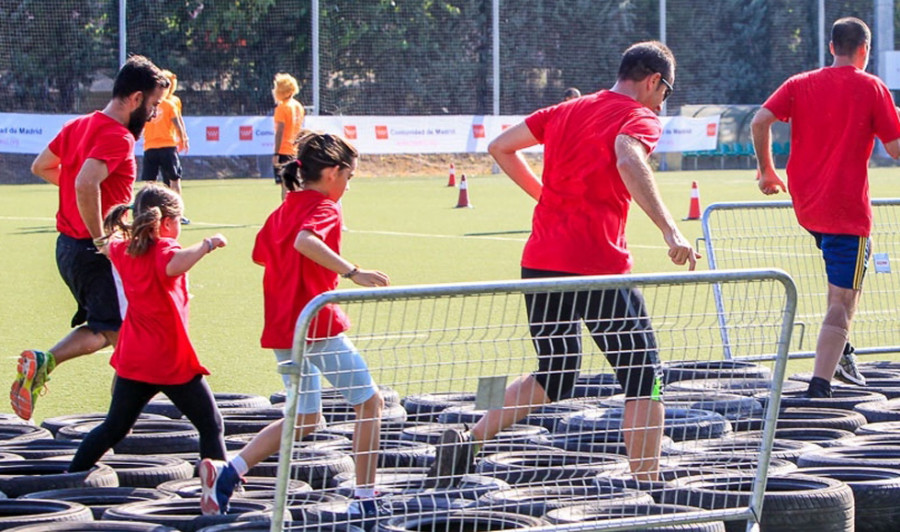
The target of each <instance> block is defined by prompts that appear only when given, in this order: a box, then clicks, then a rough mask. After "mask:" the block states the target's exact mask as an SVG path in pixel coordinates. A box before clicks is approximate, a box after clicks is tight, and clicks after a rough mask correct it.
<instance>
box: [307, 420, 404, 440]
mask: <svg viewBox="0 0 900 532" xmlns="http://www.w3.org/2000/svg"><path fill="white" fill-rule="evenodd" d="M406 427H407V424H406V423H393V422H387V421H382V422H381V434H382V436H381V437H382V439H388V438H391V437H393V436H396V439H398V440H399V439H401V438H400V436H401V432H402V431H403V429H405V428H406ZM355 430H356V423H355V422H346V423H336V424H334V425H328V426H326V427H324V428H321V429H317V430H316V431H315V432H314V433H313V434H328V435H332V436H334V435H337V436H341V437H342V438H344V439H345V440H352V439H353V432H354V431H355ZM312 445H315V444H314V443H313V444H312Z"/></svg>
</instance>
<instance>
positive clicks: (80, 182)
mask: <svg viewBox="0 0 900 532" xmlns="http://www.w3.org/2000/svg"><path fill="white" fill-rule="evenodd" d="M108 176H109V170H107V168H106V163H105V162H103V161H101V160H99V159H86V160H85V161H84V164H83V165H81V170H80V171H79V172H78V175H77V176H75V198H76V201H77V202H78V212H79V213H80V214H81V219H82V220H83V221H84V225H85V227H87V230H88V232H90V233H91V238H94V239H97V238H100V237H101V236H103V213H102V212H100V184H101V183H103V180H104V179H106V178H107V177H108Z"/></svg>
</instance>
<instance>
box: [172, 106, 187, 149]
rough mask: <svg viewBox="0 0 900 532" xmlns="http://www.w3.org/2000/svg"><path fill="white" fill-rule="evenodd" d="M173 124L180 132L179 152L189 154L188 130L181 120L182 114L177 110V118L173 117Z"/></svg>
mask: <svg viewBox="0 0 900 532" xmlns="http://www.w3.org/2000/svg"><path fill="white" fill-rule="evenodd" d="M172 123H173V125H174V126H175V129H176V130H177V131H178V138H179V141H178V151H180V152H181V153H187V152H188V149H190V144H189V141H188V136H187V128H185V127H184V119H182V118H181V113H179V112H178V111H177V110H176V112H175V116H174V117H172Z"/></svg>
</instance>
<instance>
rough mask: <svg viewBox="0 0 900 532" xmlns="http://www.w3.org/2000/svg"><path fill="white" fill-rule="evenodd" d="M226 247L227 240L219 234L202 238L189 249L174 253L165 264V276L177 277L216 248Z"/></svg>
mask: <svg viewBox="0 0 900 532" xmlns="http://www.w3.org/2000/svg"><path fill="white" fill-rule="evenodd" d="M226 245H228V240H226V239H225V237H224V236H222V235H221V234H220V233H216V234H215V235H213V236H211V237H209V238H204V239H203V240H201V241H200V242H197V243H196V244H194V245H193V246H191V247H188V248H182V249H179V250H178V251H176V252H175V253H174V254H173V255H172V258H171V259H169V263H168V264H166V275H168V276H169V277H177V276H179V275H181V274H183V273H186V272H187V271H188V270H190V269H191V268H193V267H194V264H197V263H198V262H200V259H202V258H203V257H205V256H206V255H208V254H209V253H211V252H212V250H214V249H216V248H223V247H225V246H226Z"/></svg>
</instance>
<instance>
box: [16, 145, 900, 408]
mask: <svg viewBox="0 0 900 532" xmlns="http://www.w3.org/2000/svg"><path fill="white" fill-rule="evenodd" d="M360 166H361V171H363V172H364V169H365V159H363V160H362V161H361V163H360ZM870 176H871V190H872V196H873V197H894V198H896V197H900V176H898V172H897V169H896V168H879V169H873V170H871V172H870ZM692 181H697V182H698V183H699V186H700V194H701V202H702V205H703V207H705V206H706V205H708V204H709V203H712V202H718V201H757V200H762V199H766V197H765V196H763V195H762V194H761V193H760V192H759V191H758V189H757V188H756V182H755V181H754V171H750V170H725V171H700V172H660V173H657V183H658V185H659V188H660V191H661V193H662V195H663V199H664V201H665V202H666V204H667V205H668V207H669V209H670V210H671V211H672V214H673V216H675V217H676V218H677V219H679V220H680V219H681V218H682V217H684V216H685V215H686V214H687V212H688V205H689V194H690V187H691V182H692ZM184 198H185V203H186V205H187V210H186V215H187V216H188V217H190V218H191V219H192V221H193V224H191V225H189V226H185V227H184V230H183V233H182V237H181V242H182V244H183V245H189V244H193V243H194V242H196V241H198V240H200V239H202V238H203V237H205V236H208V235H210V234H213V233H216V232H221V233H223V234H224V235H225V236H226V237H227V238H228V240H229V245H228V247H226V248H224V249H221V250H217V251H216V252H215V253H213V254H211V255H209V256H207V257H206V258H204V259H203V260H202V261H201V262H200V263H199V264H198V265H197V266H195V267H194V269H193V270H192V271H191V274H190V289H191V292H192V294H193V295H194V298H193V299H192V301H191V322H190V334H191V338H192V340H193V343H194V346H195V348H196V349H197V352H198V353H199V355H200V359H201V361H202V362H203V363H204V364H205V365H206V366H207V367H208V368H209V369H210V371H211V372H212V375H211V376H210V377H209V381H210V384H211V386H212V388H213V390H215V391H218V392H243V393H255V394H262V395H266V396H268V395H269V394H270V393H272V392H273V391H276V390H278V389H279V388H280V387H281V380H280V377H279V376H278V375H277V374H276V373H275V362H274V357H273V355H272V354H271V352H270V351H268V350H263V349H261V348H260V347H259V333H260V331H261V328H262V268H260V267H258V266H256V265H254V264H253V263H252V262H251V260H250V251H251V249H252V246H253V241H254V237H255V235H256V232H257V230H258V229H259V227H260V226H261V224H262V223H263V221H264V220H265V218H266V216H267V215H268V214H269V212H271V210H272V209H274V208H275V207H276V206H277V204H278V202H279V194H278V190H277V189H276V188H275V186H274V185H273V184H272V182H271V180H270V179H230V180H203V181H201V180H198V181H191V180H187V181H185V182H184ZM469 198H470V201H471V203H472V204H473V205H474V208H472V209H455V208H454V206H455V205H456V203H457V190H456V189H453V188H448V187H447V186H446V177H402V178H401V177H397V178H385V177H379V178H366V177H359V178H354V180H353V181H352V183H351V190H350V191H349V192H348V193H347V195H345V196H344V201H343V203H344V215H345V222H346V224H347V227H348V229H349V230H348V231H347V232H346V233H344V239H343V255H344V256H345V257H346V258H347V259H348V260H350V261H352V262H355V263H357V264H359V265H360V266H361V267H363V268H368V269H378V270H382V271H384V272H386V273H387V274H388V275H390V276H391V281H392V284H394V285H411V284H424V283H447V282H465V281H487V280H500V279H516V278H518V276H519V258H520V255H521V251H522V246H523V244H524V242H525V240H526V238H527V236H528V230H529V229H530V226H531V223H530V220H531V212H532V208H533V201H532V200H531V199H530V198H528V197H527V196H526V195H525V194H524V193H523V192H521V191H520V190H519V189H518V188H517V187H516V185H515V184H514V183H513V182H512V181H510V180H509V179H508V178H506V177H505V176H503V175H485V176H472V177H470V178H469ZM770 199H787V196H785V195H784V194H780V195H778V196H776V197H774V198H770ZM56 204H57V198H56V188H55V187H53V186H51V185H7V186H2V187H0V271H2V272H3V275H2V285H0V286H2V290H0V313H2V314H0V323H2V324H3V327H2V330H3V334H2V335H0V364H2V365H0V386H3V390H4V394H5V390H6V389H7V388H6V386H7V383H10V382H12V379H13V378H14V376H15V360H16V358H17V357H18V354H19V352H20V351H21V350H22V349H26V348H35V349H48V348H49V347H50V346H51V345H53V344H54V343H55V342H56V341H58V340H59V338H61V337H62V336H63V335H64V334H66V333H67V332H68V330H69V329H68V324H69V320H70V319H71V316H72V314H73V313H74V310H75V305H74V302H73V300H72V298H71V295H70V294H69V293H68V290H67V288H66V287H65V285H64V284H63V282H62V280H61V279H60V277H59V274H58V272H57V271H56V264H55V260H54V258H53V257H54V246H55V239H56V235H57V233H56V230H55V222H54V218H53V217H54V215H55V212H56ZM679 225H680V227H681V230H682V232H683V233H684V234H685V236H686V237H687V238H689V239H690V240H691V241H694V240H695V239H696V238H697V237H699V236H700V234H701V228H700V222H699V221H685V222H679ZM628 241H629V246H630V248H631V250H632V253H633V254H634V256H635V270H634V271H635V272H636V273H649V272H673V271H683V270H684V269H685V268H683V267H678V266H675V265H673V264H672V263H671V262H670V261H669V260H668V258H667V256H666V248H665V245H664V244H663V241H662V238H661V236H660V233H659V231H658V230H657V229H656V228H655V227H654V226H653V225H652V224H651V222H650V221H649V219H648V218H647V217H646V215H644V214H643V212H642V211H641V210H640V209H639V208H638V207H636V206H633V208H632V211H631V219H630V221H629V227H628ZM701 252H702V250H701ZM698 269H706V260H705V258H704V259H701V261H700V262H699V264H698ZM353 286H355V285H353V284H352V283H351V282H350V281H342V284H341V288H350V287H353ZM863 304H864V303H863ZM351 337H352V332H351ZM110 353H111V349H108V350H104V351H102V352H100V353H96V354H94V355H89V356H84V357H80V358H78V359H76V360H73V361H70V362H67V363H66V364H64V365H63V366H61V369H59V370H58V371H55V372H54V373H53V375H52V379H51V381H50V384H49V392H48V393H47V394H46V395H45V396H44V397H41V398H40V399H39V400H38V403H37V406H36V413H35V420H36V421H40V420H41V419H43V418H44V417H50V416H58V415H63V414H73V413H88V412H105V411H106V409H107V407H108V403H109V385H110V381H111V377H112V374H113V371H112V368H111V367H110V366H109V364H108V360H109V354H110ZM370 363H376V362H374V361H370ZM791 364H792V365H791V367H790V368H789V373H790V372H795V371H807V370H808V369H809V368H810V367H811V362H810V361H795V362H792V363H791ZM382 384H386V385H391V384H392V383H390V382H384V383H382ZM0 411H2V412H11V408H10V407H9V404H8V402H7V401H6V399H5V395H4V399H3V400H2V407H0Z"/></svg>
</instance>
